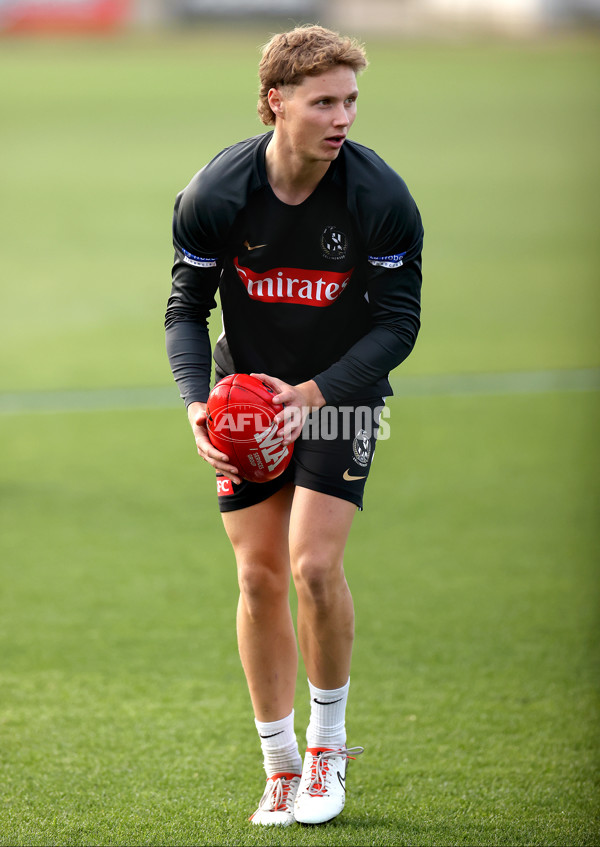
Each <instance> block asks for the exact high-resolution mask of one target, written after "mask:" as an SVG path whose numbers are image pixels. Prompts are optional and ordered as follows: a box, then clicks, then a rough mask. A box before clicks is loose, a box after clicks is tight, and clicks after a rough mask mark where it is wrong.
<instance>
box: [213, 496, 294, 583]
mask: <svg viewBox="0 0 600 847" xmlns="http://www.w3.org/2000/svg"><path fill="white" fill-rule="evenodd" d="M292 497H293V487H292V486H291V485H290V484H288V485H286V486H284V487H283V488H281V489H280V490H279V491H277V492H276V493H275V494H273V495H272V496H271V497H269V498H268V499H266V500H263V501H262V502H260V503H256V504H255V505H253V506H248V507H247V508H245V509H238V510H237V511H231V512H223V513H222V514H221V518H222V519H223V525H224V527H225V531H226V533H227V536H228V538H229V540H230V542H231V545H232V547H233V550H234V553H235V556H236V559H237V561H238V565H240V564H243V563H247V564H250V565H251V564H252V563H256V564H261V565H267V566H269V567H271V568H275V569H278V568H284V569H288V567H289V551H288V531H289V523H290V510H291V505H292Z"/></svg>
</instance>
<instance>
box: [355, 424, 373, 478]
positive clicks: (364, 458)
mask: <svg viewBox="0 0 600 847" xmlns="http://www.w3.org/2000/svg"><path fill="white" fill-rule="evenodd" d="M352 452H353V453H354V461H355V462H357V464H359V465H360V466H361V468H366V467H367V465H368V464H369V458H370V456H371V441H370V439H369V436H368V435H367V433H366V432H365V430H364V429H359V431H358V432H357V433H356V436H355V438H354V441H353V442H352Z"/></svg>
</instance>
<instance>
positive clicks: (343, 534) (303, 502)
mask: <svg viewBox="0 0 600 847" xmlns="http://www.w3.org/2000/svg"><path fill="white" fill-rule="evenodd" d="M356 509H357V507H356V505H355V504H354V503H352V502H350V501H349V500H344V499H342V498H339V497H335V496H332V495H330V494H324V493H323V492H321V491H313V490H312V489H309V488H303V487H302V486H300V485H298V486H296V488H295V490H294V500H293V503H292V510H291V515H290V527H289V549H290V555H291V558H292V562H302V561H306V560H307V559H309V560H311V561H312V562H314V563H315V564H317V565H319V566H322V567H329V566H331V567H333V568H337V567H339V566H341V564H342V560H343V557H344V549H345V547H346V542H347V540H348V535H349V533H350V528H351V526H352V521H353V519H354V515H355V514H356Z"/></svg>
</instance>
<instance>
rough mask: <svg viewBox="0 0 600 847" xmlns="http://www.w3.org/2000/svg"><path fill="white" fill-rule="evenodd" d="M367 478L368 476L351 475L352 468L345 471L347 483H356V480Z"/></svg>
mask: <svg viewBox="0 0 600 847" xmlns="http://www.w3.org/2000/svg"><path fill="white" fill-rule="evenodd" d="M366 478H367V475H366V474H365V475H364V476H352V474H351V473H350V468H348V470H347V471H344V479H345V480H346V482H354V480H356V479H366Z"/></svg>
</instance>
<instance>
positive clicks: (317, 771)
mask: <svg viewBox="0 0 600 847" xmlns="http://www.w3.org/2000/svg"><path fill="white" fill-rule="evenodd" d="M364 752H365V748H364V747H344V748H342V749H341V750H321V752H320V753H317V755H316V756H313V762H312V766H311V772H310V783H309V786H308V789H307V791H308V793H309V794H310V795H311V796H312V797H322V796H323V795H325V794H327V777H328V775H329V762H328V761H327V760H328V759H330V758H332V757H333V756H341V757H342V758H343V759H345V760H346V761H348V759H356V757H357V756H360V754H361V753H364Z"/></svg>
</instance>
